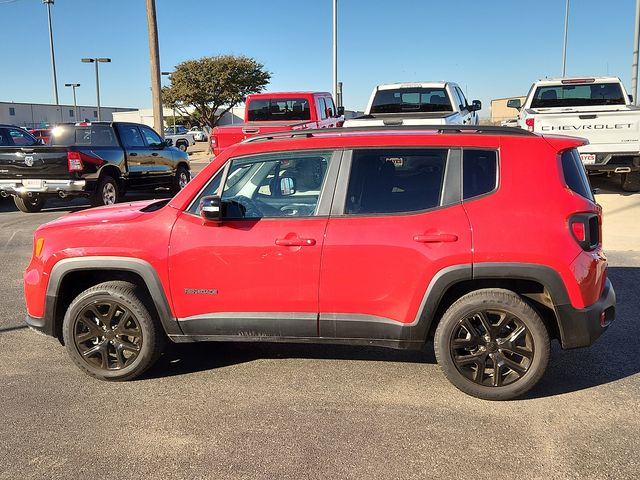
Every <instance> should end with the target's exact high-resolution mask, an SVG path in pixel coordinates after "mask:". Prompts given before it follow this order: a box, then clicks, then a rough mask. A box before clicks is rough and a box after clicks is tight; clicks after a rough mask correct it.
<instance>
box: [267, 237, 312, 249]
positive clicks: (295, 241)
mask: <svg viewBox="0 0 640 480" xmlns="http://www.w3.org/2000/svg"><path fill="white" fill-rule="evenodd" d="M315 244H316V239H315V238H276V245H280V246H281V247H312V246H314V245H315Z"/></svg>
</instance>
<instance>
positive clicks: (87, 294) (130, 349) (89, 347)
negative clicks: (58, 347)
mask: <svg viewBox="0 0 640 480" xmlns="http://www.w3.org/2000/svg"><path fill="white" fill-rule="evenodd" d="M139 288H140V287H137V286H136V285H134V284H132V283H129V282H123V281H112V282H105V283H101V284H99V285H95V286H93V287H91V288H89V289H87V290H85V291H84V292H82V293H81V294H80V295H78V296H77V297H76V298H75V299H74V300H73V301H72V302H71V304H70V305H69V308H68V309H67V312H66V314H65V317H64V321H63V325H62V334H63V336H64V342H65V346H66V349H67V352H68V353H69V355H70V356H71V359H72V360H73V362H74V363H75V364H76V365H77V366H78V367H80V369H81V370H82V371H84V372H85V373H87V374H88V375H91V376H92V377H95V378H99V379H101V380H131V379H133V378H135V377H137V376H139V375H141V374H142V373H143V372H144V371H146V370H147V369H148V368H149V367H150V366H151V365H152V364H153V363H154V362H155V361H156V360H157V359H158V357H159V356H160V355H161V353H162V350H163V347H164V335H163V334H162V332H161V328H160V326H159V325H158V322H157V321H155V320H154V318H153V317H152V316H151V315H150V314H149V310H148V309H147V307H146V306H145V304H144V303H143V302H142V300H141V298H140V297H141V296H140V294H139V293H138V291H139Z"/></svg>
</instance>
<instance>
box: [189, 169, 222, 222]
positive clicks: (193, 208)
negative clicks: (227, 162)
mask: <svg viewBox="0 0 640 480" xmlns="http://www.w3.org/2000/svg"><path fill="white" fill-rule="evenodd" d="M223 172H224V166H222V167H220V169H219V170H218V171H217V172H216V174H215V175H214V176H213V178H212V179H211V180H210V181H209V183H208V184H207V186H206V187H204V188H203V189H202V191H201V192H200V194H199V195H198V196H197V197H196V198H195V199H194V201H193V203H192V204H191V205H190V206H189V208H188V209H187V212H189V213H193V214H194V215H200V200H202V197H207V196H209V195H215V194H216V193H218V189H219V188H220V181H221V180H222V173H223Z"/></svg>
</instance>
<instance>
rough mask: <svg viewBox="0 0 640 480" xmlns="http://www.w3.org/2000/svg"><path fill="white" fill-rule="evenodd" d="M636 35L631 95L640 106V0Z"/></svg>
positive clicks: (634, 37) (636, 17)
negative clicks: (639, 83)
mask: <svg viewBox="0 0 640 480" xmlns="http://www.w3.org/2000/svg"><path fill="white" fill-rule="evenodd" d="M634 21H635V34H634V36H633V63H632V64H631V92H632V93H631V94H632V95H633V103H634V104H636V105H638V44H639V43H640V0H636V16H635V17H634Z"/></svg>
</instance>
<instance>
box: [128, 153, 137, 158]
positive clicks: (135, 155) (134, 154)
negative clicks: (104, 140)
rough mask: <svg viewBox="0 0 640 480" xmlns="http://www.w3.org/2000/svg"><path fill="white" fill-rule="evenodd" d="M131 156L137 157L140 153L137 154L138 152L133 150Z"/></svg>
mask: <svg viewBox="0 0 640 480" xmlns="http://www.w3.org/2000/svg"><path fill="white" fill-rule="evenodd" d="M129 156H130V157H137V156H138V154H137V153H136V152H131V153H130V154H129Z"/></svg>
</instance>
